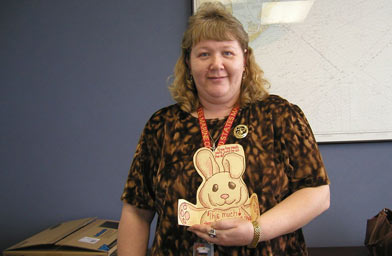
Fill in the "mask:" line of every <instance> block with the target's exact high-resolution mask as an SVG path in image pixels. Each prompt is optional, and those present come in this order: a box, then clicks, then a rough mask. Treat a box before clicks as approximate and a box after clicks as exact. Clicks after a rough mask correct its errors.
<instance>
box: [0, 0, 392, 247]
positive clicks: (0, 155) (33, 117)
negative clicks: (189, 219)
mask: <svg viewBox="0 0 392 256" xmlns="http://www.w3.org/2000/svg"><path fill="white" fill-rule="evenodd" d="M190 13H191V1H190V0H189V1H184V0H170V1H152V0H137V1H135V0H133V1H91V0H84V1H80V0H66V1H65V0H64V1H51V0H47V1H44V0H40V1H39V0H29V1H21V0H19V1H13V0H7V1H4V0H3V1H2V2H1V6H0V90H1V91H0V115H1V125H0V136H1V137H0V207H1V208H0V227H1V230H2V232H0V250H3V249H5V248H6V247H8V246H11V245H12V244H14V243H16V242H18V241H20V240H22V239H24V238H26V237H28V236H30V235H32V234H34V233H35V232H37V231H39V230H41V229H43V228H46V227H48V226H50V225H53V224H55V223H58V222H61V221H65V220H70V219H75V218H81V217H90V216H98V217H100V218H109V219H119V216H120V210H121V202H120V200H119V197H120V195H121V192H122V187H123V185H124V182H125V179H126V175H127V172H128V168H129V165H130V162H131V159H132V155H133V153H134V150H135V146H136V143H137V140H138V138H139V135H140V132H141V129H142V127H143V126H144V123H145V122H146V121H147V119H148V117H149V116H150V115H151V114H152V113H153V112H154V111H155V110H157V109H158V108H160V107H163V106H165V105H168V104H171V102H172V101H171V99H170V95H169V93H168V91H167V82H166V79H167V77H168V76H169V75H170V74H171V73H172V69H173V66H174V64H175V61H176V59H177V57H178V55H179V43H180V40H181V36H182V32H183V31H184V29H185V26H186V20H187V17H188V16H189V14H190ZM321 151H322V153H323V156H324V160H325V163H326V166H327V169H328V171H329V175H330V178H331V181H332V185H331V190H332V192H331V193H332V195H331V197H332V204H331V208H330V210H329V211H328V212H326V213H325V214H324V215H322V216H321V217H320V218H318V219H316V220H315V221H313V222H312V223H311V224H309V225H308V226H307V227H306V228H305V233H306V235H307V240H308V244H309V245H310V246H337V245H361V244H362V242H363V239H364V232H365V226H366V218H368V217H371V216H373V215H374V214H376V213H377V212H378V211H379V210H380V209H381V208H383V207H390V208H392V204H391V199H392V194H391V190H390V189H387V187H388V186H389V185H388V183H391V181H392V175H391V171H392V170H391V169H392V168H391V166H392V157H391V155H392V154H391V153H392V143H391V142H379V143H356V144H329V145H321Z"/></svg>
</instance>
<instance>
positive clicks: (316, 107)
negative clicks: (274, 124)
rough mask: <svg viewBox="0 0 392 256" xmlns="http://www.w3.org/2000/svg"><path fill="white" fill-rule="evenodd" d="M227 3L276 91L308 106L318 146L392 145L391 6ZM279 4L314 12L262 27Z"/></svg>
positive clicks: (323, 0) (381, 0) (331, 1)
mask: <svg viewBox="0 0 392 256" xmlns="http://www.w3.org/2000/svg"><path fill="white" fill-rule="evenodd" d="M203 2H206V1H203V0H195V1H194V9H197V7H198V6H199V5H200V4H201V3H203ZM220 2H222V3H223V4H224V5H225V6H226V7H227V8H228V9H229V10H230V11H231V12H232V13H233V14H234V15H235V16H236V17H237V18H238V19H239V20H240V21H241V22H242V24H243V25H244V27H245V29H246V30H247V31H248V34H249V37H250V46H251V47H252V48H253V49H254V51H255V54H256V59H257V61H258V63H259V65H260V66H261V68H262V69H263V70H264V72H265V77H266V78H267V79H268V80H269V81H270V83H271V88H270V92H271V93H273V94H278V95H280V96H282V97H284V98H286V99H288V100H289V101H290V102H292V103H294V104H297V105H299V106H300V107H301V109H302V110H303V111H304V113H305V115H306V117H307V118H308V120H309V123H310V125H311V126H312V129H313V132H314V134H315V136H316V139H317V141H318V142H336V141H367V140H390V139H392V61H391V60H392V18H391V17H392V16H391V13H392V1H390V0H372V1H363V0H346V1H341V0H314V1H311V0H308V1H260V0H237V1H236V0H222V1H220ZM277 2H286V3H288V2H290V4H294V3H295V2H296V3H300V2H311V5H309V6H311V8H310V9H309V10H308V13H307V16H306V19H305V20H304V21H303V22H296V23H284V22H283V23H265V22H263V18H262V10H264V11H265V9H266V8H265V7H266V5H267V4H269V3H277ZM263 5H264V7H263ZM263 8H264V9H263Z"/></svg>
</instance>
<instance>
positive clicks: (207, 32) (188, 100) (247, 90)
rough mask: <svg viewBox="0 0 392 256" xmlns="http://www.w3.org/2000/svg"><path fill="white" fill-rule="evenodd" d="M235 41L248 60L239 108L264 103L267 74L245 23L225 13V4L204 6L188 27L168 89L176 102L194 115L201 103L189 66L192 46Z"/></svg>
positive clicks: (215, 3) (267, 84)
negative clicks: (258, 61)
mask: <svg viewBox="0 0 392 256" xmlns="http://www.w3.org/2000/svg"><path fill="white" fill-rule="evenodd" d="M233 39H234V40H237V41H238V42H239V44H240V46H241V48H242V50H243V51H244V52H245V58H246V64H245V72H244V75H243V80H242V85H241V93H240V99H239V104H240V106H241V107H242V106H245V105H247V104H250V103H253V102H256V101H258V100H262V99H263V98H264V97H266V96H267V95H268V91H267V88H268V86H269V83H268V81H267V80H265V79H264V78H263V75H264V72H263V71H262V70H261V68H260V67H259V65H257V63H256V60H255V56H254V53H253V50H252V48H251V47H249V45H248V43H249V37H248V34H247V33H246V31H245V30H244V28H243V26H242V24H241V23H240V22H239V21H238V20H237V19H236V18H235V17H234V16H233V15H232V14H231V13H229V12H228V11H226V9H225V7H224V6H223V5H222V4H220V3H217V2H214V3H205V4H202V5H201V6H200V8H199V9H198V11H197V13H196V14H194V15H193V16H191V17H190V18H189V21H188V28H187V30H186V31H185V33H184V36H183V38H182V43H181V56H180V57H179V58H178V60H177V63H176V65H175V67H174V79H173V82H172V84H171V85H170V86H169V90H170V93H171V95H172V97H173V99H174V100H175V101H176V102H177V103H178V104H179V105H180V106H181V108H182V109H183V110H185V111H187V112H194V111H195V110H196V109H197V108H198V107H199V104H200V102H199V99H198V96H197V90H196V87H195V84H194V82H193V79H192V76H191V74H190V69H189V67H188V64H187V62H188V61H189V58H190V53H191V50H192V47H193V46H195V45H196V44H197V43H199V42H200V41H203V40H217V41H231V40H233Z"/></svg>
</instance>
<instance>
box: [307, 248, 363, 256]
mask: <svg viewBox="0 0 392 256" xmlns="http://www.w3.org/2000/svg"><path fill="white" fill-rule="evenodd" d="M308 252H309V256H340V255H341V256H367V255H369V252H368V249H367V248H366V247H365V246H353V247H313V248H308Z"/></svg>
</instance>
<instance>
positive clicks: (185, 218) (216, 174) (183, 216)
mask: <svg viewBox="0 0 392 256" xmlns="http://www.w3.org/2000/svg"><path fill="white" fill-rule="evenodd" d="M193 164H194V166H195V168H196V171H197V172H198V173H199V174H200V176H201V177H202V178H203V181H202V183H201V184H200V186H199V188H198V189H197V194H196V205H194V204H192V203H190V202H188V201H186V200H184V199H179V200H178V224H179V225H184V226H192V225H194V224H211V223H212V222H215V221H218V220H222V219H227V218H243V219H246V220H249V221H254V220H256V219H257V217H258V216H260V209H259V201H258V199H257V195H256V194H255V193H253V194H252V196H251V197H249V192H248V188H247V186H246V184H245V182H244V181H243V179H242V175H243V173H244V172H245V154H244V149H243V148H242V146H241V145H239V144H228V145H222V146H218V147H217V149H216V150H215V151H212V150H211V149H209V148H206V147H203V148H200V149H199V150H197V151H196V153H195V155H194V156H193Z"/></svg>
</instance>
